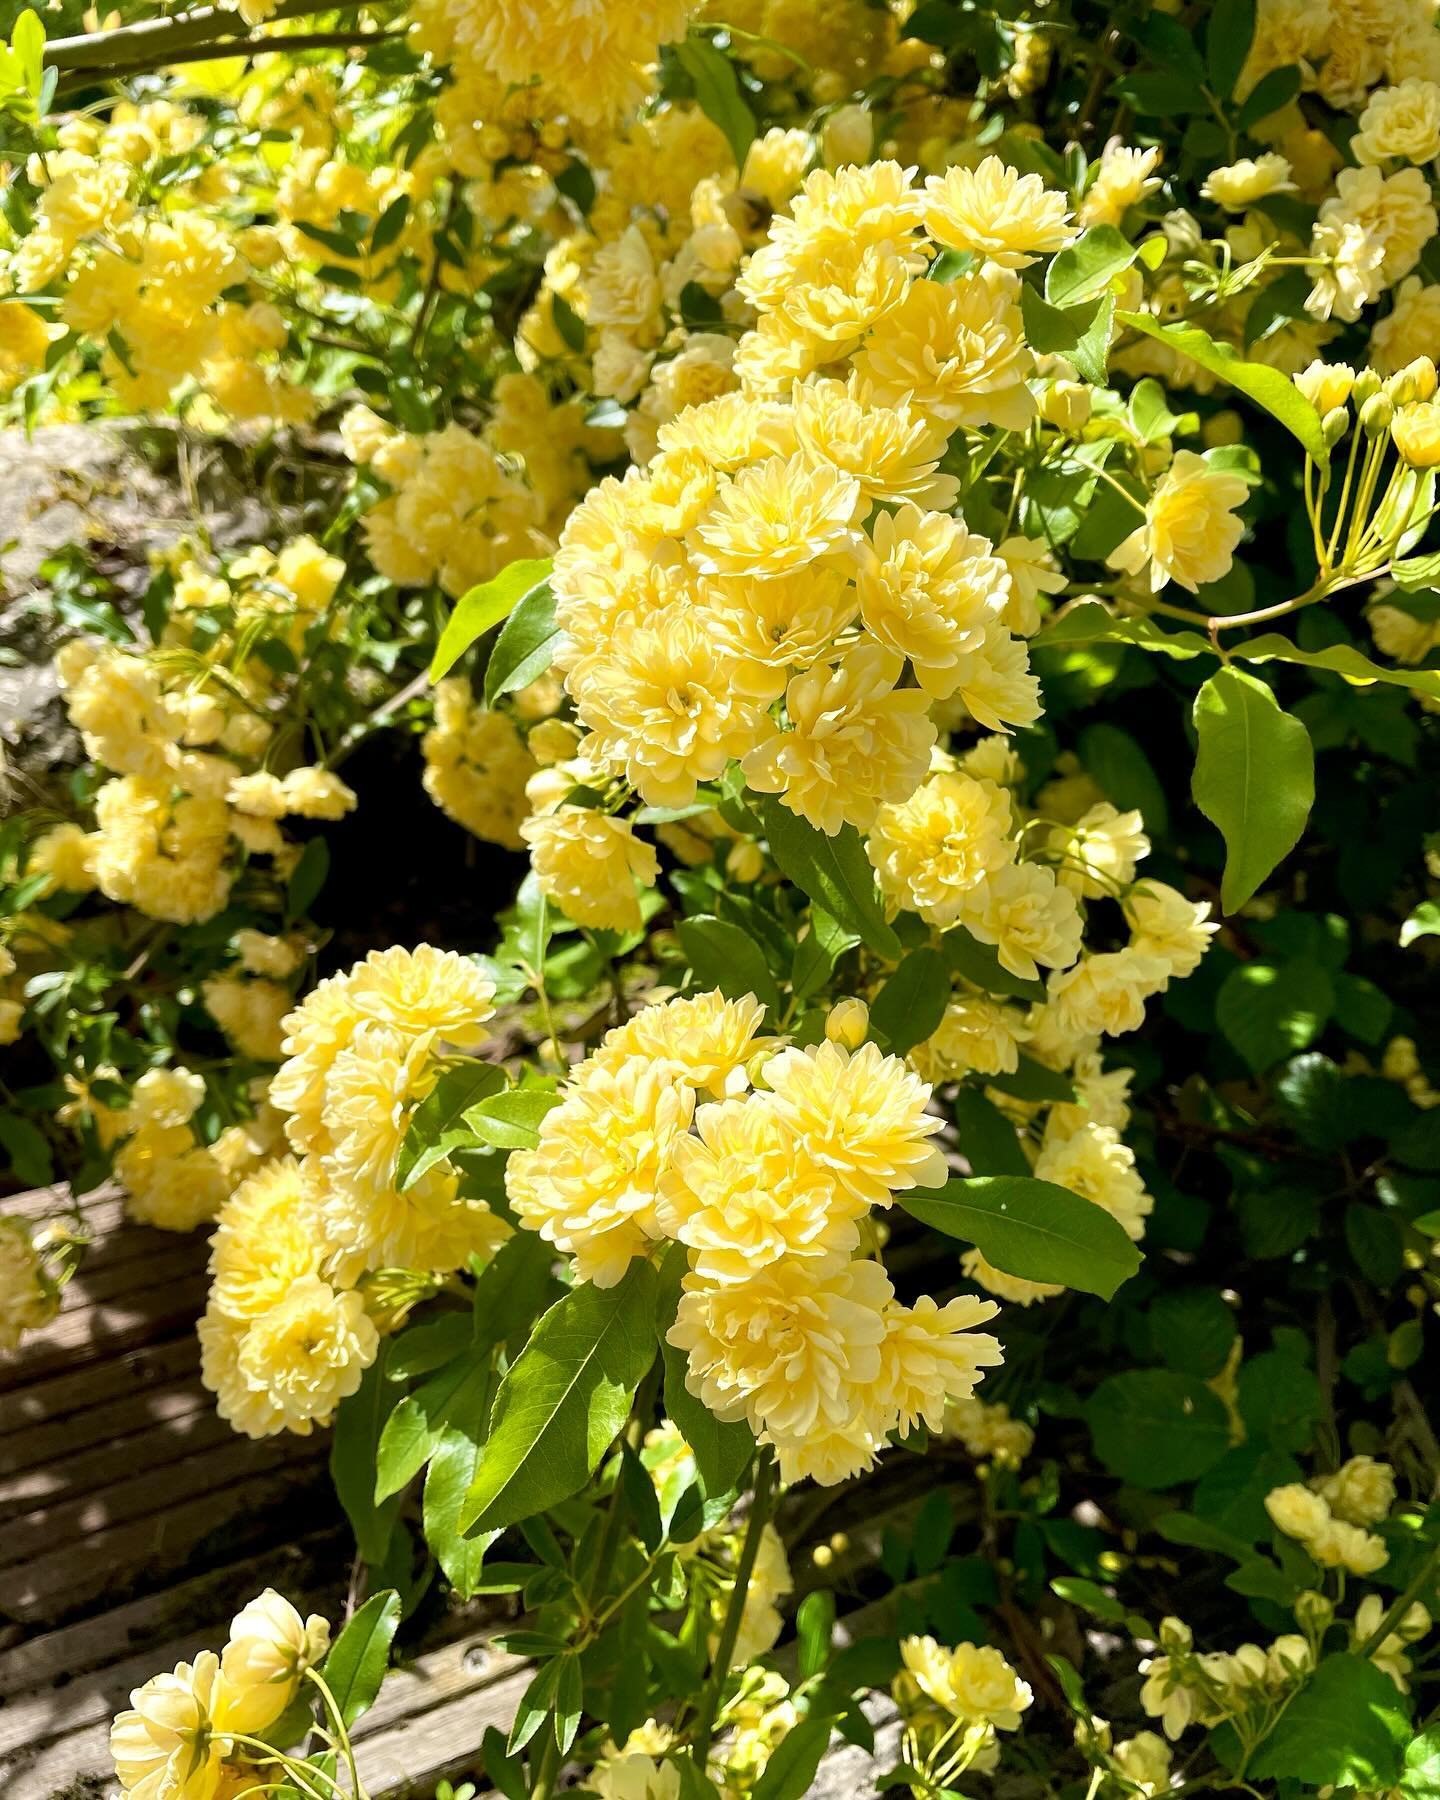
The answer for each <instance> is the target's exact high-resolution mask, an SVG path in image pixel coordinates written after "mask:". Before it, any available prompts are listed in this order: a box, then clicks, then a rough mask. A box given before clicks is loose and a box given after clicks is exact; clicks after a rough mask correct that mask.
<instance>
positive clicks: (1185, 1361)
mask: <svg viewBox="0 0 1440 1800" xmlns="http://www.w3.org/2000/svg"><path fill="white" fill-rule="evenodd" d="M1149 1320H1150V1338H1151V1341H1152V1343H1153V1344H1154V1346H1155V1348H1156V1350H1157V1351H1158V1352H1159V1353H1160V1355H1161V1356H1162V1357H1163V1358H1164V1360H1165V1361H1166V1362H1167V1363H1168V1364H1169V1365H1170V1367H1171V1368H1172V1369H1179V1370H1180V1371H1181V1372H1182V1373H1183V1374H1186V1375H1199V1376H1201V1377H1202V1378H1203V1379H1207V1380H1208V1379H1209V1377H1210V1376H1212V1375H1218V1374H1219V1373H1220V1371H1221V1369H1223V1368H1224V1367H1225V1359H1226V1357H1227V1356H1228V1355H1229V1354H1230V1347H1231V1345H1232V1344H1233V1343H1234V1342H1235V1335H1236V1326H1235V1315H1234V1313H1233V1312H1232V1311H1231V1310H1230V1308H1229V1307H1228V1306H1227V1305H1226V1304H1225V1302H1224V1300H1223V1299H1222V1298H1221V1297H1220V1293H1219V1290H1218V1289H1216V1288H1203V1287H1192V1288H1179V1289H1177V1290H1176V1291H1175V1292H1174V1293H1170V1294H1161V1295H1160V1297H1159V1298H1158V1299H1157V1300H1156V1301H1155V1302H1154V1303H1153V1304H1152V1305H1151V1307H1150V1313H1149Z"/></svg>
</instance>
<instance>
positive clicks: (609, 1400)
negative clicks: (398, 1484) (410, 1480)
mask: <svg viewBox="0 0 1440 1800" xmlns="http://www.w3.org/2000/svg"><path fill="white" fill-rule="evenodd" d="M655 1295H656V1279H655V1271H654V1269H653V1268H652V1267H651V1266H650V1264H649V1263H646V1262H634V1263H632V1264H631V1265H630V1268H629V1270H628V1271H627V1272H626V1274H625V1277H624V1279H623V1280H622V1281H620V1282H619V1284H618V1285H617V1286H615V1287H610V1288H598V1287H596V1286H595V1285H594V1283H593V1282H586V1283H584V1284H583V1285H582V1286H580V1287H577V1288H575V1289H574V1290H573V1291H572V1292H571V1293H568V1294H566V1295H565V1297H564V1298H563V1299H561V1300H557V1301H556V1303H555V1305H554V1306H552V1307H551V1308H550V1310H549V1312H547V1313H546V1314H545V1315H544V1316H543V1317H542V1318H541V1320H540V1322H539V1324H538V1325H537V1326H536V1327H535V1330H534V1332H533V1333H532V1335H531V1338H530V1341H529V1343H528V1344H527V1345H526V1346H525V1348H524V1350H523V1351H522V1352H521V1353H520V1355H519V1356H518V1357H517V1358H516V1360H515V1361H514V1362H513V1363H512V1364H511V1366H510V1369H509V1371H508V1372H507V1374H506V1376H505V1379H504V1380H503V1381H502V1382H501V1384H500V1391H499V1393H498V1394H497V1395H496V1397H495V1410H494V1412H493V1414H492V1415H491V1420H490V1434H489V1438H488V1441H487V1443H486V1446H485V1456H484V1460H483V1461H482V1462H481V1465H480V1470H479V1473H478V1475H477V1476H476V1478H475V1481H474V1482H473V1484H472V1485H471V1488H470V1492H469V1494H468V1495H467V1496H466V1500H465V1506H464V1511H463V1519H462V1525H463V1529H465V1530H467V1531H493V1530H496V1529H498V1528H500V1527H502V1526H505V1525H513V1524H516V1523H517V1522H518V1521H519V1520H521V1519H528V1518H531V1517H532V1516H533V1515H534V1514H536V1513H540V1512H544V1511H546V1510H547V1508H549V1507H552V1506H555V1505H558V1504H559V1502H560V1501H562V1500H568V1499H569V1497H570V1496H571V1494H573V1493H576V1492H577V1491H578V1490H579V1489H580V1488H581V1487H583V1486H584V1484H585V1482H586V1481H587V1480H588V1479H589V1477H590V1475H591V1474H592V1473H593V1472H594V1470H595V1469H596V1467H597V1466H598V1464H599V1462H600V1458H601V1457H602V1456H603V1455H604V1454H605V1452H606V1450H608V1449H609V1447H610V1445H611V1444H612V1443H613V1442H614V1439H615V1435H616V1433H617V1432H618V1431H619V1430H620V1427H621V1426H622V1425H623V1424H624V1423H625V1419H626V1416H627V1415H628V1413H629V1411H630V1402H631V1401H632V1399H633V1398H634V1396H635V1390H636V1388H637V1387H638V1386H639V1385H640V1381H641V1378H642V1377H643V1376H644V1374H645V1372H646V1370H647V1369H648V1368H649V1367H650V1364H651V1363H652V1362H653V1361H654V1359H655Z"/></svg>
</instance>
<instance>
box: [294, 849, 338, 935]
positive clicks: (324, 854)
mask: <svg viewBox="0 0 1440 1800" xmlns="http://www.w3.org/2000/svg"><path fill="white" fill-rule="evenodd" d="M329 873H330V846H329V845H328V844H327V843H326V842H325V840H324V838H323V837H313V838H311V840H310V842H309V843H308V844H306V846H305V848H304V849H303V850H302V851H301V852H300V860H299V862H297V863H296V865H295V867H294V868H293V869H292V870H291V872H290V879H289V881H288V882H287V883H286V884H285V917H286V918H287V919H302V918H304V917H305V915H306V914H307V913H308V912H309V911H310V908H311V907H312V906H313V905H314V904H315V902H316V900H317V899H318V898H319V895H320V890H321V888H323V887H324V885H325V877H326V876H327V875H328V874H329Z"/></svg>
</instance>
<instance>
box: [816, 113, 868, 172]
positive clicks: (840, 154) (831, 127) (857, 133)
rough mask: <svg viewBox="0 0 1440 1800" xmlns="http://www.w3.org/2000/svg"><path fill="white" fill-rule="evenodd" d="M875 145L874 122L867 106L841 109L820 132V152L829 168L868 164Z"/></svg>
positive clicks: (826, 122) (828, 120) (827, 121)
mask: <svg viewBox="0 0 1440 1800" xmlns="http://www.w3.org/2000/svg"><path fill="white" fill-rule="evenodd" d="M874 146H875V121H874V119H873V118H872V117H871V115H870V110H869V108H868V107H864V106H857V105H851V106H841V107H837V108H836V110H835V111H834V112H833V113H831V115H830V117H829V118H828V119H827V120H826V121H825V123H824V125H823V126H822V127H821V131H820V151H821V154H822V155H823V157H824V158H825V167H826V168H827V169H838V168H840V167H841V166H842V165H843V164H845V163H867V162H869V160H870V153H871V151H872V150H873V149H874Z"/></svg>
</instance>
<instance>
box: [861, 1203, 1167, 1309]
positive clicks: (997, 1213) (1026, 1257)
mask: <svg viewBox="0 0 1440 1800" xmlns="http://www.w3.org/2000/svg"><path fill="white" fill-rule="evenodd" d="M897 1198H898V1199H899V1202H900V1204H901V1205H902V1206H903V1207H904V1208H905V1210H906V1212H908V1213H910V1214H912V1215H913V1216H914V1217H915V1218H917V1219H919V1220H921V1221H922V1222H923V1223H924V1224H926V1225H933V1226H934V1227H935V1229H936V1230H937V1231H943V1232H946V1233H947V1234H948V1235H949V1236H950V1237H958V1238H965V1239H968V1240H969V1242H971V1243H972V1244H974V1245H975V1246H976V1247H977V1248H978V1249H979V1251H980V1253H981V1254H982V1255H983V1256H984V1258H985V1260H986V1262H988V1263H993V1264H994V1266H995V1267H996V1268H997V1269H1001V1270H1003V1271H1004V1273H1005V1274H1007V1275H1018V1276H1020V1277H1021V1278H1022V1279H1023V1280H1025V1281H1043V1282H1050V1283H1052V1284H1056V1285H1058V1286H1060V1287H1073V1288H1080V1289H1082V1290H1083V1291H1084V1292H1085V1293H1087V1294H1098V1295H1099V1296H1100V1298H1101V1299H1102V1300H1108V1299H1110V1298H1111V1296H1112V1295H1113V1294H1114V1292H1115V1290H1116V1289H1117V1288H1118V1287H1119V1286H1120V1284H1121V1282H1123V1281H1128V1280H1129V1278H1130V1277H1131V1276H1132V1275H1133V1274H1134V1273H1135V1271H1136V1270H1137V1269H1138V1268H1139V1267H1140V1252H1139V1251H1138V1250H1137V1249H1136V1248H1135V1246H1134V1244H1132V1243H1131V1242H1130V1240H1129V1238H1128V1237H1126V1235H1125V1233H1124V1231H1123V1230H1122V1229H1121V1227H1120V1225H1119V1224H1118V1222H1117V1221H1116V1220H1115V1219H1114V1218H1113V1217H1112V1215H1111V1214H1110V1213H1108V1212H1106V1210H1105V1208H1104V1207H1103V1206H1097V1205H1096V1204H1095V1203H1094V1201H1093V1200H1084V1199H1082V1198H1081V1197H1080V1195H1079V1194H1072V1193H1071V1192H1070V1190H1069V1188H1063V1187H1057V1186H1056V1184H1055V1183H1054V1182H1052V1181H1037V1180H1036V1179H1035V1177H1034V1176H1031V1175H984V1176H972V1177H971V1178H970V1179H969V1180H958V1179H957V1180H955V1181H947V1182H946V1183H945V1186H944V1187H943V1188H935V1189H933V1190H928V1191H926V1190H919V1189H917V1190H916V1191H915V1192H913V1193H908V1194H900V1195H898V1196H897Z"/></svg>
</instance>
